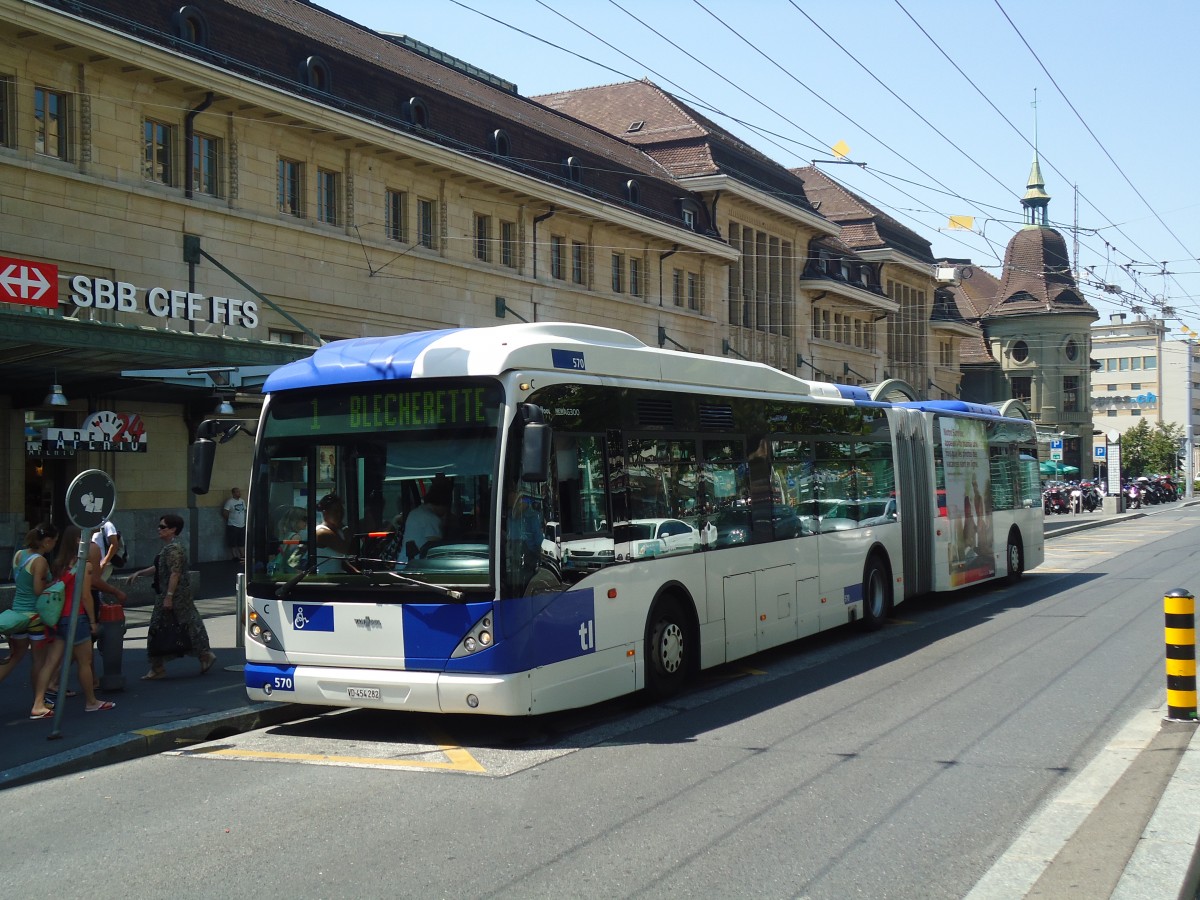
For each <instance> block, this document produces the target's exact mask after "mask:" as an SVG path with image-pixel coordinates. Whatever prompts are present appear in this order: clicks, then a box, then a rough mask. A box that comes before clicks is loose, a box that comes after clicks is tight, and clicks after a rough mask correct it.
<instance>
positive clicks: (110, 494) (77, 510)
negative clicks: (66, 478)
mask: <svg viewBox="0 0 1200 900" xmlns="http://www.w3.org/2000/svg"><path fill="white" fill-rule="evenodd" d="M116 506H117V489H116V486H115V485H114V484H113V482H112V479H111V478H109V477H108V473H107V472H102V471H101V470H100V469H88V470H87V471H86V472H80V473H79V474H78V475H76V476H75V480H74V481H72V482H71V486H70V487H68V488H67V518H69V519H70V520H71V521H72V522H74V523H75V524H76V525H78V526H79V527H80V528H96V527H98V526H99V525H100V523H102V522H103V521H104V520H105V519H107V518H108V517H109V516H111V515H112V511H113V510H114V509H115V508H116Z"/></svg>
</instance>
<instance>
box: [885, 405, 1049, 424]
mask: <svg viewBox="0 0 1200 900" xmlns="http://www.w3.org/2000/svg"><path fill="white" fill-rule="evenodd" d="M895 405H896V406H902V407H904V408H906V409H919V410H921V411H922V412H932V413H954V414H956V415H965V416H984V417H986V418H989V419H1004V418H1014V417H1013V416H1005V415H1004V413H1002V412H1000V410H999V409H997V408H996V407H995V406H990V405H988V404H986V403H968V402H967V401H965V400H915V401H907V402H905V403H897V404H895ZM1018 421H1022V422H1027V421H1029V420H1028V419H1018Z"/></svg>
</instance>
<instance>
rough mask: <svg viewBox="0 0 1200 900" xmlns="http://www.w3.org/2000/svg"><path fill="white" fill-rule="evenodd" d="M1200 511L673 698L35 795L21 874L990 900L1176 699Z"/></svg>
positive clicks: (197, 757) (328, 733) (302, 737)
mask: <svg viewBox="0 0 1200 900" xmlns="http://www.w3.org/2000/svg"><path fill="white" fill-rule="evenodd" d="M1198 526H1200V510H1198V509H1195V508H1192V509H1187V508H1183V507H1176V508H1172V509H1169V510H1164V511H1163V512H1161V513H1160V514H1158V515H1155V516H1153V517H1149V518H1145V519H1137V520H1131V521H1128V522H1124V523H1120V524H1117V525H1112V526H1109V527H1106V528H1103V529H1098V530H1092V531H1083V532H1079V533H1077V534H1070V535H1064V536H1062V537H1059V538H1057V539H1056V540H1055V541H1053V542H1051V543H1049V544H1048V558H1047V563H1046V565H1045V566H1044V567H1043V568H1042V569H1040V570H1039V571H1037V572H1035V573H1031V574H1030V575H1029V576H1027V577H1026V578H1025V579H1024V580H1023V582H1021V583H1020V584H1019V585H1018V586H1016V587H1014V588H994V587H993V588H989V589H983V590H974V591H970V592H966V593H963V594H956V595H952V596H942V597H934V598H929V599H924V600H920V601H917V602H915V603H910V604H906V605H904V606H902V607H900V609H899V610H898V612H897V615H896V617H895V619H894V620H893V621H892V622H891V623H890V624H889V626H888V627H886V628H885V629H883V630H882V631H880V632H877V633H875V634H870V635H862V634H858V633H855V632H852V631H849V630H846V629H842V630H839V631H837V632H834V633H831V634H826V635H822V636H819V637H817V638H814V639H811V640H806V641H803V642H800V643H798V644H795V645H793V646H790V647H788V648H784V649H781V650H777V651H772V652H769V653H765V654H760V655H758V656H756V657H753V658H752V659H750V660H748V661H743V662H742V663H740V664H734V665H731V666H727V667H723V668H722V669H720V670H718V671H716V672H713V673H711V674H709V675H707V676H706V677H705V679H704V682H703V684H701V685H700V686H698V687H697V688H696V689H694V690H692V691H690V692H688V693H687V694H686V695H684V696H683V697H681V698H679V699H677V700H676V701H674V702H671V703H669V704H663V705H655V706H645V705H643V704H641V703H640V702H639V701H637V700H635V699H626V700H622V701H619V702H615V703H611V704H604V705H602V706H600V707H596V708H593V709H589V710H585V711H581V712H574V713H570V714H564V715H561V716H554V717H549V718H546V719H538V720H534V721H532V722H499V723H497V722H493V721H490V720H479V719H468V720H462V719H446V718H434V717H421V716H394V715H381V714H379V713H373V712H368V711H353V712H340V713H334V714H330V715H322V716H319V717H316V718H314V719H311V720H305V721H302V722H298V723H292V724H288V725H283V726H275V727H273V728H269V729H265V730H262V731H258V732H252V733H249V734H246V735H236V736H231V737H229V738H227V739H222V740H221V741H216V742H212V743H209V744H206V745H200V746H193V747H184V748H181V749H180V751H179V752H178V753H176V754H172V755H166V756H156V757H151V758H146V759H142V760H138V761H134V762H129V763H125V764H121V765H117V766H111V767H108V768H104V769H98V770H95V771H91V772H87V773H85V774H82V775H77V776H70V777H68V778H60V779H55V780H52V781H46V782H41V783H36V784H30V785H26V786H21V787H15V788H12V789H10V790H8V791H5V792H4V793H3V794H0V809H3V811H4V816H5V821H6V828H5V846H6V849H7V850H8V851H9V852H8V855H7V863H6V866H5V868H6V870H7V871H6V879H5V880H6V881H7V882H8V883H9V885H10V891H15V893H16V894H17V895H19V896H23V897H35V896H60V895H61V894H62V893H64V892H65V893H67V895H72V894H74V893H83V892H84V891H85V890H86V892H87V893H88V894H89V895H91V896H94V897H108V896H112V897H117V896H120V897H128V896H130V895H133V896H158V895H160V894H167V893H169V894H170V895H171V896H173V897H211V896H229V897H249V896H255V897H263V896H266V897H275V896H300V897H377V896H378V897H383V896H388V897H395V896H402V897H422V898H427V897H439V896H440V897H521V898H526V897H555V898H561V897H599V896H603V897H627V896H650V897H660V896H662V897H665V896H680V895H683V896H687V895H691V896H703V897H813V898H839V900H840V898H847V897H853V896H859V895H862V896H872V897H880V898H887V897H904V898H909V897H919V898H939V897H963V896H966V895H967V894H968V893H970V892H971V890H972V889H973V888H975V887H976V886H977V885H979V884H981V883H988V882H987V879H988V878H989V877H994V875H993V876H990V875H989V873H995V872H996V871H1001V872H1002V874H1003V871H1002V867H1003V862H1004V859H1005V854H1006V851H1008V849H1009V848H1010V847H1012V846H1013V845H1014V843H1015V842H1016V841H1018V839H1020V838H1021V836H1022V835H1023V833H1024V830H1025V828H1026V825H1027V823H1028V822H1030V821H1031V819H1033V818H1034V817H1035V815H1036V814H1038V813H1039V812H1044V811H1045V810H1046V809H1047V808H1048V807H1050V806H1052V805H1053V804H1052V801H1053V800H1054V798H1056V797H1057V796H1059V795H1060V792H1061V791H1062V790H1063V788H1065V787H1068V786H1071V787H1073V788H1074V789H1075V790H1081V789H1085V788H1086V787H1087V785H1086V784H1084V785H1083V786H1082V788H1081V786H1080V783H1081V781H1082V782H1086V781H1087V779H1086V778H1085V779H1080V778H1079V776H1080V773H1081V772H1083V771H1084V770H1085V768H1087V767H1088V766H1089V764H1090V763H1093V762H1094V760H1096V759H1097V758H1098V755H1100V754H1101V751H1102V749H1103V748H1105V747H1107V746H1109V745H1110V744H1111V742H1112V741H1113V740H1114V738H1116V737H1117V736H1119V735H1120V734H1122V733H1123V731H1122V729H1124V728H1126V727H1127V726H1128V724H1129V723H1130V722H1131V721H1134V720H1138V719H1145V717H1146V716H1147V715H1148V714H1150V713H1151V712H1152V711H1153V710H1155V709H1156V708H1158V707H1160V706H1161V704H1162V699H1163V693H1164V675H1163V617H1162V596H1163V594H1164V593H1165V592H1166V591H1168V590H1170V589H1172V588H1174V587H1177V586H1184V587H1190V588H1191V589H1192V590H1193V592H1196V589H1197V587H1200V560H1196V559H1194V558H1193V553H1192V551H1193V548H1194V547H1195V544H1196V539H1197V536H1198V532H1197V527H1198ZM1089 771H1090V770H1089ZM64 788H66V789H65V790H64ZM1121 814H1122V813H1121V811H1119V810H1118V811H1117V812H1116V813H1114V815H1121ZM1097 851H1098V853H1099V854H1100V856H1099V857H1098V858H1093V859H1091V860H1085V861H1084V865H1085V866H1086V867H1089V868H1092V869H1098V868H1103V867H1105V866H1107V867H1108V868H1109V869H1110V870H1113V871H1114V872H1115V874H1113V875H1112V877H1111V881H1112V882H1113V883H1115V879H1116V877H1119V875H1120V869H1121V866H1122V865H1123V861H1122V860H1120V859H1106V858H1104V857H1105V856H1107V857H1113V856H1114V855H1115V854H1114V852H1113V851H1112V850H1111V848H1107V847H1098V848H1097ZM997 867H1000V869H998V868H997ZM1005 877H1007V876H1005ZM1044 877H1045V878H1046V881H1044V882H1041V884H1042V885H1043V887H1046V886H1053V885H1054V884H1055V883H1056V882H1054V881H1053V880H1052V874H1050V873H1047V874H1045V875H1044ZM997 883H999V884H1004V883H1005V882H1003V881H1000V882H997ZM1032 883H1033V882H1032V881H1030V882H1029V884H1030V885H1032ZM1023 893H1024V890H1022V891H1021V892H1019V893H1018V892H1015V891H1014V893H1012V894H1009V896H1021V895H1022V894H1023ZM1003 895H1004V894H1003V893H1002V892H1001V893H1000V894H998V896H1003ZM1041 895H1042V896H1054V894H1053V893H1043V894H1041ZM1078 895H1079V896H1085V895H1086V896H1099V895H1104V894H1092V893H1088V894H1078Z"/></svg>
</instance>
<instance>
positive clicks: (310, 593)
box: [208, 323, 1043, 716]
mask: <svg viewBox="0 0 1200 900" xmlns="http://www.w3.org/2000/svg"><path fill="white" fill-rule="evenodd" d="M264 390H265V392H266V394H267V396H266V398H265V402H264V407H263V411H262V417H261V420H260V422H259V427H258V432H257V435H256V450H255V457H254V471H253V475H252V481H251V488H250V492H249V507H248V524H247V576H246V579H245V585H244V597H242V598H241V600H242V602H243V604H244V606H243V614H244V619H245V641H246V669H245V672H246V676H245V680H246V690H247V693H248V694H249V696H250V697H251V698H252V699H255V700H278V701H289V702H303V703H313V704H326V705H330V706H343V707H345V706H350V707H354V706H369V707H379V708H387V709H397V710H417V711H422V712H449V713H481V714H490V715H504V716H515V715H531V714H540V713H547V712H551V711H555V710H562V709H567V708H572V707H579V706H584V705H588V704H592V703H596V702H598V701H602V700H606V699H608V698H612V697H616V696H619V695H622V694H627V693H630V692H634V691H638V690H642V689H645V690H646V691H648V692H649V693H650V694H651V695H652V696H666V695H669V694H671V693H672V692H674V691H677V690H678V689H679V688H680V687H681V686H682V684H683V683H684V682H685V681H686V680H687V678H688V677H689V676H690V675H692V674H694V673H695V672H697V671H698V670H700V669H704V668H708V667H710V666H715V665H718V664H721V663H724V662H728V661H730V660H734V659H738V658H739V657H745V656H748V655H750V654H753V653H756V652H758V651H760V650H765V649H767V648H769V647H774V646H777V645H780V644H784V643H786V642H788V641H794V640H796V639H797V638H801V637H804V636H806V635H810V634H813V633H815V632H818V631H822V630H824V629H827V628H831V627H835V626H839V625H844V624H847V623H858V624H859V625H861V626H865V627H872V626H875V625H878V624H879V623H880V622H881V621H882V620H883V619H884V618H885V617H886V616H888V614H889V613H890V612H891V610H892V608H893V605H894V604H898V603H901V602H903V601H904V600H906V599H908V598H909V597H913V596H916V595H918V594H922V593H926V592H929V591H948V590H954V589H957V588H961V587H963V586H966V585H970V584H975V583H978V582H982V581H986V580H988V579H993V578H1007V579H1010V580H1012V579H1016V578H1018V577H1019V576H1020V575H1021V573H1022V572H1023V571H1024V570H1026V569H1029V568H1032V567H1034V566H1036V565H1038V564H1039V563H1040V562H1041V561H1042V558H1043V532H1042V524H1043V523H1042V515H1043V514H1042V503H1041V495H1040V489H1039V478H1038V462H1037V443H1036V436H1035V432H1034V427H1033V423H1032V422H1030V421H1028V420H1027V419H1018V418H1012V417H1006V416H1002V415H1001V414H1000V413H999V411H998V410H997V409H996V408H994V407H991V406H983V405H974V404H968V403H962V402H943V403H936V402H925V403H905V404H889V403H882V402H875V401H873V400H871V398H870V396H869V395H868V393H867V392H866V391H865V390H864V389H863V388H860V387H848V386H845V385H833V384H824V383H819V382H811V381H805V380H802V379H800V378H796V377H794V376H791V375H788V374H786V373H784V372H781V371H779V370H777V369H773V368H770V367H768V366H766V365H762V364H759V363H752V362H746V361H740V360H731V359H722V358H715V357H709V356H702V355H695V354H689V353H679V352H675V351H668V350H660V349H656V348H652V347H648V346H646V345H645V344H643V343H642V342H640V341H638V340H637V339H636V338H634V337H631V336H630V335H628V334H625V333H623V332H620V331H615V330H611V329H606V328H598V327H592V326H586V325H575V324H561V323H535V324H517V325H502V326H497V327H492V328H468V329H449V330H442V331H429V332H421V333H414V334H405V335H400V336H395V337H380V338H362V339H357V340H348V341H339V342H336V343H331V344H329V345H326V346H324V347H321V348H320V349H318V350H317V351H316V352H315V353H314V354H313V355H312V357H311V358H309V359H306V360H302V361H299V362H295V363H292V364H289V365H287V366H284V367H282V368H280V369H278V370H277V371H276V372H275V373H274V374H273V375H271V377H270V379H269V380H268V381H267V383H266V385H265V388H264ZM208 459H209V464H211V448H210V451H209V456H208Z"/></svg>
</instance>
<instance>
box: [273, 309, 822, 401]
mask: <svg viewBox="0 0 1200 900" xmlns="http://www.w3.org/2000/svg"><path fill="white" fill-rule="evenodd" d="M514 369H520V370H533V371H537V370H541V371H558V372H562V373H563V374H574V375H591V376H597V377H609V378H620V379H631V380H635V381H651V382H670V383H677V384H682V385H702V386H705V387H717V388H730V389H733V390H738V391H756V392H763V393H780V394H791V395H800V396H811V397H820V398H824V399H834V400H836V399H842V398H843V397H844V396H845V395H844V394H843V393H842V392H840V391H839V390H838V388H837V387H835V386H834V385H829V384H823V383H821V382H815V381H805V380H804V379H802V378H797V377H795V376H794V375H789V374H787V373H786V372H782V371H780V370H779V369H775V368H772V367H771V366H768V365H765V364H763V363H757V362H750V361H744V360H735V359H724V358H720V357H714V356H706V355H704V354H699V353H686V352H680V351H675V350H662V349H658V348H654V347H649V346H647V345H646V344H643V343H642V342H641V341H639V340H638V339H637V338H635V337H633V336H632V335H630V334H626V333H625V332H623V331H617V330H616V329H613V328H602V327H599V326H596V325H577V324H573V323H568V322H532V323H528V324H514V325H494V326H491V327H487V328H449V329H442V330H439V331H418V332H412V333H410V334H401V335H393V336H388V337H368V338H353V339H351V340H345V341H334V342H333V343H330V344H326V345H325V346H323V347H319V348H318V349H317V350H316V352H315V353H313V355H312V356H310V357H308V358H307V359H302V360H298V361H296V362H293V363H288V364H287V365H285V366H281V367H280V368H279V369H276V370H275V372H273V373H272V374H271V375H270V377H268V378H267V381H266V384H264V385H263V391H264V392H266V393H272V392H275V391H288V390H296V389H301V388H313V387H320V386H324V385H338V384H341V385H347V384H362V383H371V382H380V381H393V380H402V379H407V378H436V377H453V376H463V375H499V374H501V373H502V372H507V371H511V370H514Z"/></svg>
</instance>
